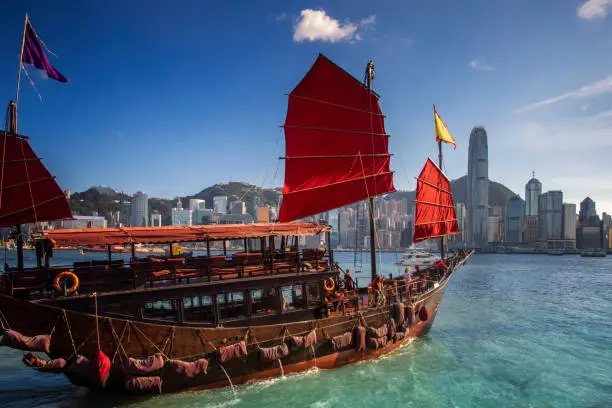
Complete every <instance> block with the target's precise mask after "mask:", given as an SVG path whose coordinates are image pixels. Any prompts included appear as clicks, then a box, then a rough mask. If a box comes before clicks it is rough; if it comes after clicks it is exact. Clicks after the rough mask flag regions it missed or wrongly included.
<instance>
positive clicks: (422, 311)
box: [419, 306, 429, 322]
mask: <svg viewBox="0 0 612 408" xmlns="http://www.w3.org/2000/svg"><path fill="white" fill-rule="evenodd" d="M419 319H420V320H421V321H422V322H426V321H427V319H429V312H428V311H427V308H426V307H425V306H421V308H420V309H419Z"/></svg>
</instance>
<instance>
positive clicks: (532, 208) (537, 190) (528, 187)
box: [525, 172, 542, 216]
mask: <svg viewBox="0 0 612 408" xmlns="http://www.w3.org/2000/svg"><path fill="white" fill-rule="evenodd" d="M541 194H542V183H540V180H538V179H537V178H535V172H533V174H532V176H531V180H529V181H528V182H527V184H525V215H527V216H529V215H538V198H539V197H540V195H541Z"/></svg>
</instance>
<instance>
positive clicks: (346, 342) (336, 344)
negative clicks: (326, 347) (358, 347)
mask: <svg viewBox="0 0 612 408" xmlns="http://www.w3.org/2000/svg"><path fill="white" fill-rule="evenodd" d="M331 342H332V346H333V348H334V350H340V349H343V348H345V347H348V346H350V345H352V344H353V332H346V333H344V334H341V335H339V336H335V337H332V339H331Z"/></svg>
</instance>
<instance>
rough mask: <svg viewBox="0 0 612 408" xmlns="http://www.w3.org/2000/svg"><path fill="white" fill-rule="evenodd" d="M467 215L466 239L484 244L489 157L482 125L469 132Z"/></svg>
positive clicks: (485, 238)
mask: <svg viewBox="0 0 612 408" xmlns="http://www.w3.org/2000/svg"><path fill="white" fill-rule="evenodd" d="M467 215H468V216H467V221H468V222H467V228H466V232H467V239H468V240H469V242H471V243H473V244H474V245H475V246H477V247H482V246H486V245H487V242H488V238H489V235H488V233H487V230H488V215H489V159H488V144H487V132H486V131H485V129H484V128H483V127H475V128H473V129H472V132H471V133H470V144H469V148H468V176H467Z"/></svg>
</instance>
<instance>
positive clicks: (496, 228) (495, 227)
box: [487, 215, 502, 243]
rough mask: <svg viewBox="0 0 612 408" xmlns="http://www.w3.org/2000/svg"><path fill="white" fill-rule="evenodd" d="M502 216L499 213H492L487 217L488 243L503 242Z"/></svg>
mask: <svg viewBox="0 0 612 408" xmlns="http://www.w3.org/2000/svg"><path fill="white" fill-rule="evenodd" d="M500 223H501V218H500V217H498V216H497V215H490V216H489V217H487V224H488V225H487V234H488V235H487V241H488V243H500V242H501V236H502V235H501V228H500Z"/></svg>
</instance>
